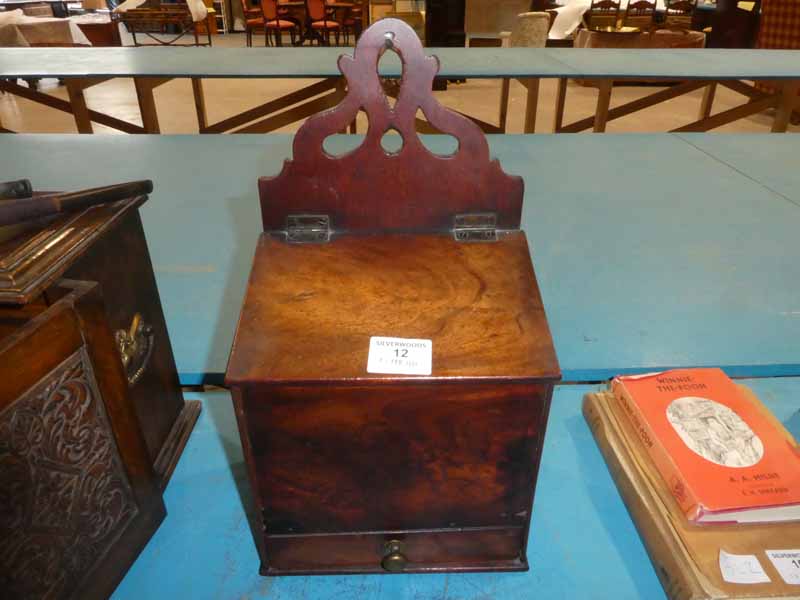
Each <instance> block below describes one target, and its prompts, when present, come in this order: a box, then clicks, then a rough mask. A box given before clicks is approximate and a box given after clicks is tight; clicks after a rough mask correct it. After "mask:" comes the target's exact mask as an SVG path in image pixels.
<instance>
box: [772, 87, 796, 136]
mask: <svg viewBox="0 0 800 600" xmlns="http://www.w3.org/2000/svg"><path fill="white" fill-rule="evenodd" d="M798 91H800V81H785V82H784V83H783V85H782V86H781V92H780V100H779V101H778V107H777V110H776V111H775V120H774V121H773V122H772V133H785V132H786V129H787V128H788V127H789V120H790V119H791V118H792V111H793V110H794V109H795V107H796V106H798V101H797V99H798V96H797V93H798Z"/></svg>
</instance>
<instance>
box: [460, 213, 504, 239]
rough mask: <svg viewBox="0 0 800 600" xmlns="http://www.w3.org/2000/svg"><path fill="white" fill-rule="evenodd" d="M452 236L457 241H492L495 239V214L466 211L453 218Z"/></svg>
mask: <svg viewBox="0 0 800 600" xmlns="http://www.w3.org/2000/svg"><path fill="white" fill-rule="evenodd" d="M453 237H455V239H456V241H459V242H494V241H496V240H497V215H496V214H494V213H467V214H463V215H456V216H455V219H454V220H453Z"/></svg>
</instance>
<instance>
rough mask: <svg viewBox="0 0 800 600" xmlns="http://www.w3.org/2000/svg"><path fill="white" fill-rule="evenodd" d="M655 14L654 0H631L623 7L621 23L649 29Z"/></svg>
mask: <svg viewBox="0 0 800 600" xmlns="http://www.w3.org/2000/svg"><path fill="white" fill-rule="evenodd" d="M655 14H656V3H655V1H653V2H650V1H649V0H631V1H630V2H629V3H628V6H627V8H626V9H625V16H624V17H623V19H622V24H623V25H625V26H626V27H638V28H639V29H642V30H644V29H649V28H650V27H651V26H652V25H653V17H655Z"/></svg>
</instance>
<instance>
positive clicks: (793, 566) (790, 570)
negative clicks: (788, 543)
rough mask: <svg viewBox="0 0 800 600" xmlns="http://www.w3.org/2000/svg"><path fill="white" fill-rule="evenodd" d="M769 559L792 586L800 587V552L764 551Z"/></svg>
mask: <svg viewBox="0 0 800 600" xmlns="http://www.w3.org/2000/svg"><path fill="white" fill-rule="evenodd" d="M764 552H766V554H767V557H768V558H769V560H770V561H771V562H772V564H773V565H774V566H775V570H776V571H777V572H778V573H780V574H781V577H783V580H784V581H785V582H786V583H788V584H790V585H800V550H764Z"/></svg>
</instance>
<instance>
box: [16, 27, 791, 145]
mask: <svg viewBox="0 0 800 600" xmlns="http://www.w3.org/2000/svg"><path fill="white" fill-rule="evenodd" d="M256 40H257V41H258V37H256ZM214 45H215V46H217V47H241V46H244V45H245V36H244V34H227V35H221V36H217V37H215V39H214ZM346 51H347V50H346V49H343V52H346ZM313 81H314V80H298V79H294V80H277V79H265V80H253V79H247V80H244V79H242V80H230V79H227V80H205V81H204V89H205V92H206V104H207V110H208V117H209V122H211V123H213V122H216V121H218V120H220V119H223V118H226V117H228V116H231V115H233V114H236V113H237V112H240V111H242V110H244V109H247V108H250V107H253V106H256V105H258V104H261V103H263V102H266V101H268V100H270V99H273V98H277V97H279V96H282V95H283V94H286V93H288V92H291V91H293V90H296V89H298V88H301V87H304V86H305V85H308V84H310V83H312V82H313ZM41 89H42V90H43V91H46V92H47V93H49V94H52V95H54V96H57V97H59V98H64V99H66V98H67V91H66V88H64V87H63V86H59V85H58V82H57V81H56V80H44V81H43V82H42V85H41ZM657 89H659V88H653V87H628V86H626V87H616V88H614V93H613V97H612V101H611V106H612V107H614V106H617V105H620V104H623V103H625V102H628V101H631V100H634V99H636V98H640V97H642V96H645V95H647V94H649V93H652V92H653V91H655V90H657ZM555 93H556V81H555V80H552V79H545V80H543V81H542V83H541V89H540V96H539V111H538V115H537V122H536V132H537V133H549V132H551V131H552V128H553V113H554V107H555ZM85 95H86V98H87V102H88V104H89V107H90V108H93V109H96V110H100V111H103V112H107V113H109V114H111V115H113V116H116V117H118V118H121V119H125V120H128V121H131V122H134V123H141V118H140V116H139V108H138V104H137V101H136V93H135V91H134V88H133V81H132V80H129V79H128V80H126V79H114V80H111V81H108V82H106V83H103V84H101V85H98V86H95V87H92V88H90V89H88V90H87V91H86V92H85ZM437 96H438V98H439V100H440V102H442V103H443V104H445V105H446V106H449V107H452V108H455V109H457V110H460V111H462V112H465V113H467V114H470V115H473V116H475V117H477V118H479V119H482V120H484V121H488V122H490V123H496V122H497V120H498V110H499V100H500V81H499V80H479V79H471V80H469V81H467V82H466V83H463V84H456V85H450V86H449V87H448V90H447V91H446V92H437ZM701 97H702V91H697V92H694V93H692V94H687V95H685V96H681V97H679V98H675V99H673V100H669V101H667V102H664V103H662V104H659V105H657V106H654V107H651V108H648V109H646V110H643V111H640V112H637V113H634V114H632V115H628V116H627V117H623V118H621V119H618V120H614V121H611V122H609V124H608V128H607V130H608V132H610V133H615V132H664V131H669V130H670V129H673V128H675V127H679V126H681V125H685V124H686V123H689V122H691V121H693V120H695V119H696V118H697V111H698V110H699V107H700V100H701ZM155 98H156V105H157V107H158V116H159V122H160V125H161V132H162V133H196V132H197V117H196V115H195V111H194V100H193V98H192V89H191V85H190V82H189V80H188V79H182V80H174V81H171V82H169V83H167V84H164V85H163V86H161V87H159V88H157V89H156V91H155ZM596 100H597V90H596V89H594V88H590V87H583V86H580V85H577V84H575V83H574V82H570V84H569V89H568V93H567V105H566V112H565V119H564V123H565V124H567V123H570V122H572V121H574V120H577V119H580V118H583V117H587V116H590V115H591V114H593V113H594V108H595V103H596ZM743 101H744V97H743V96H740V95H739V94H737V93H735V92H732V91H730V90H727V89H724V88H720V89H718V91H717V96H716V100H715V103H714V112H718V111H722V110H725V109H728V108H731V107H733V106H736V105H738V104H741V103H742V102H743ZM524 110H525V91H524V88H523V87H522V86H521V85H520V84H518V83H517V82H512V85H511V99H510V106H509V118H508V132H509V133H521V132H522V125H523V119H524ZM361 120H362V121H363V122H359V128H360V130H361V131H364V125H365V124H366V121H365V120H364V116H363V115H362V116H361ZM0 123H2V124H3V126H5V127H7V128H9V129H12V130H14V131H19V132H28V133H75V132H76V129H75V122H74V120H73V118H72V116H71V115H69V114H67V113H63V112H60V111H57V110H53V109H50V108H47V107H44V106H42V105H40V104H36V103H34V102H31V101H28V100H25V99H22V98H19V97H16V96H12V95H10V94H2V95H0ZM771 123H772V112H771V111H769V112H764V113H761V114H758V115H754V116H751V117H749V118H747V119H742V120H739V121H736V122H734V123H731V124H729V125H726V126H724V127H720V128H718V129H716V130H714V131H716V132H759V133H764V132H768V131H769V129H770V126H771ZM298 126H299V123H294V124H292V125H289V126H287V127H285V128H283V129H281V130H279V131H282V132H292V131H295V130H296V129H297V127H298ZM94 127H95V132H96V133H119V132H117V131H114V130H112V129H109V128H107V127H104V126H102V125H95V126H94ZM789 130H790V131H793V132H797V131H800V126H790V129H789Z"/></svg>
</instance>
